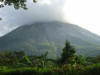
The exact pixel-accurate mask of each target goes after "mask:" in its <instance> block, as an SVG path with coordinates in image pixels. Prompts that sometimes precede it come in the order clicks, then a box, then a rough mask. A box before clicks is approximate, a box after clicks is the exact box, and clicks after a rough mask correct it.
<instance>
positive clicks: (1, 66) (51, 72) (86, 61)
mask: <svg viewBox="0 0 100 75" xmlns="http://www.w3.org/2000/svg"><path fill="white" fill-rule="evenodd" d="M75 53H76V52H75V48H74V46H72V45H71V44H70V42H69V41H66V44H65V47H64V48H63V49H62V53H61V56H60V57H57V58H56V59H50V58H48V57H47V55H48V52H45V53H43V54H41V55H40V56H33V55H27V54H26V53H25V52H24V51H10V50H9V51H3V52H1V53H0V75H99V74H100V56H96V57H86V56H82V55H76V54H75Z"/></svg>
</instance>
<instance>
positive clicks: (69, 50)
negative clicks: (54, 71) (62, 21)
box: [61, 41, 75, 64]
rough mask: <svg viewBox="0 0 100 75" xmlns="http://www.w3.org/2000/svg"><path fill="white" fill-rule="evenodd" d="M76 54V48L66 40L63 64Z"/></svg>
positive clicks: (62, 57)
mask: <svg viewBox="0 0 100 75" xmlns="http://www.w3.org/2000/svg"><path fill="white" fill-rule="evenodd" d="M74 54H75V48H74V47H73V46H71V44H70V42H69V41H66V44H65V47H64V48H63V52H62V55H61V64H64V63H67V64H68V63H70V62H71V60H72V58H73V57H74Z"/></svg>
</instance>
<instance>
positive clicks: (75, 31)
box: [0, 22, 100, 57]
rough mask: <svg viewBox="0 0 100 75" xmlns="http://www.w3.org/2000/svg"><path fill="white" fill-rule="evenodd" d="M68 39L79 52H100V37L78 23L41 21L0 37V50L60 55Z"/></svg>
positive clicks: (87, 53) (86, 53)
mask: <svg viewBox="0 0 100 75" xmlns="http://www.w3.org/2000/svg"><path fill="white" fill-rule="evenodd" d="M66 40H69V41H70V42H71V43H72V44H73V45H74V46H75V47H76V50H77V54H84V55H87V56H94V55H98V54H100V47H99V45H100V37H99V36H97V35H95V34H93V33H91V32H89V31H87V30H85V29H83V28H80V27H78V26H76V25H72V24H69V23H62V22H39V23H34V24H31V25H24V26H21V27H19V28H17V29H15V30H14V31H12V32H10V33H9V34H7V35H5V36H3V37H1V38H0V50H1V51H2V50H24V51H25V52H27V53H28V54H34V55H40V54H41V53H44V52H45V51H48V52H49V55H48V56H52V57H56V56H58V55H60V53H61V50H62V48H63V46H64V43H65V41H66Z"/></svg>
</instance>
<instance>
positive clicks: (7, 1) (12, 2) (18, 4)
mask: <svg viewBox="0 0 100 75" xmlns="http://www.w3.org/2000/svg"><path fill="white" fill-rule="evenodd" d="M26 2H27V0H0V3H1V4H0V8H3V7H4V6H7V5H8V6H13V7H14V8H15V9H19V8H23V9H27V5H26ZM35 2H37V0H33V3H35Z"/></svg>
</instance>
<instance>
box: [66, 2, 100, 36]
mask: <svg viewBox="0 0 100 75" xmlns="http://www.w3.org/2000/svg"><path fill="white" fill-rule="evenodd" d="M64 13H65V20H66V21H68V22H70V23H73V24H76V25H79V26H81V27H83V28H85V29H88V30H90V31H91V32H93V33H96V34H99V35H100V0H66V2H65V6H64Z"/></svg>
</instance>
